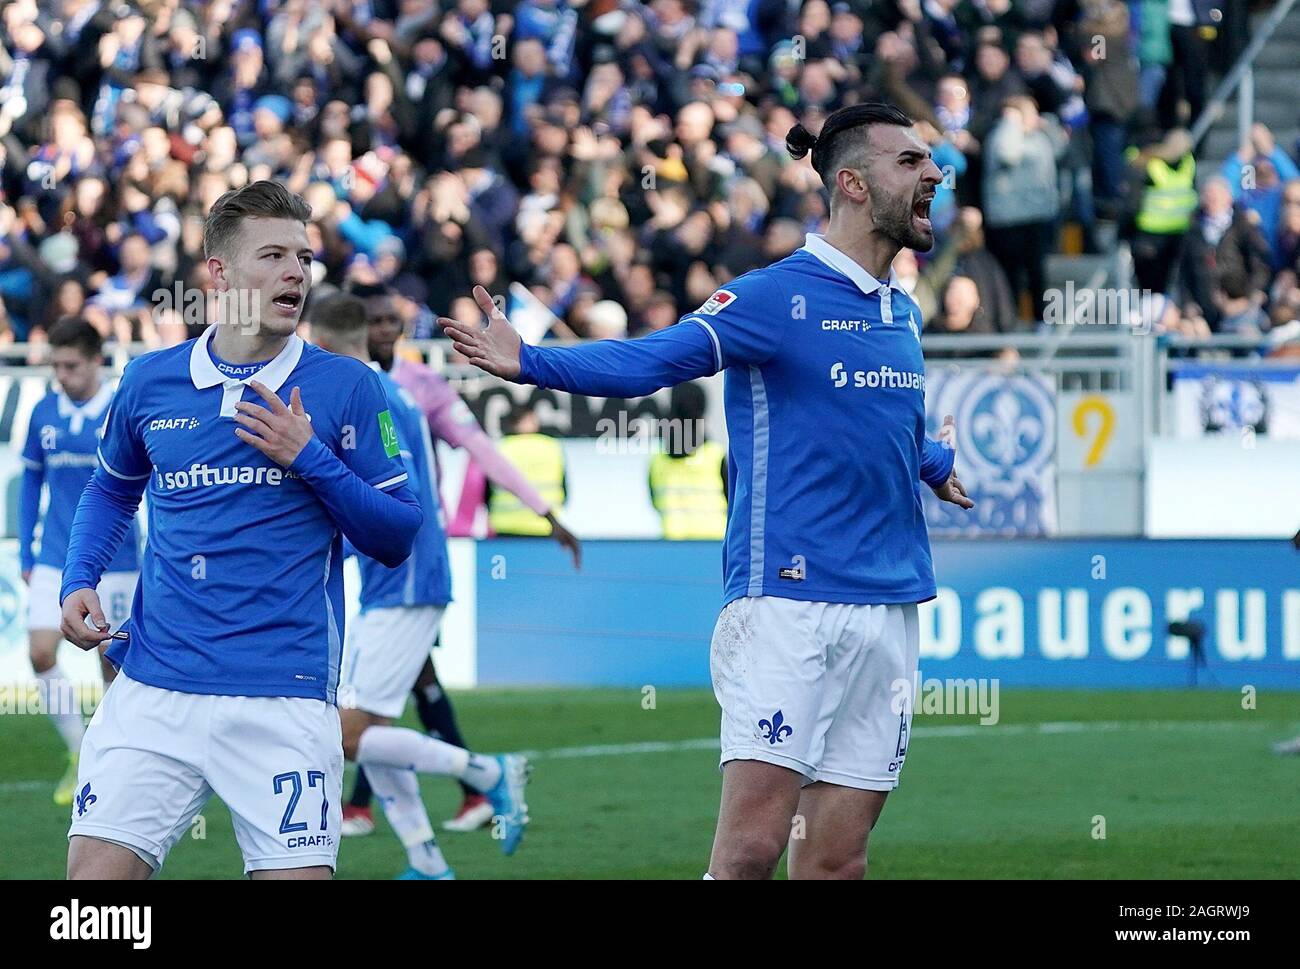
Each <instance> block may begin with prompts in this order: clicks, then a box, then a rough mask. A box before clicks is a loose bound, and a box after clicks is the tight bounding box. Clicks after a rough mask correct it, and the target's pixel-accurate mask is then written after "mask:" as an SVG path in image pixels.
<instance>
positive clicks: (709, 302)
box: [695, 289, 738, 316]
mask: <svg viewBox="0 0 1300 969" xmlns="http://www.w3.org/2000/svg"><path fill="white" fill-rule="evenodd" d="M737 299H738V297H737V296H736V294H735V293H733V292H732V291H731V290H729V289H720V290H718V291H717V292H715V293H714V294H713V295H712V296H710V297H709V298H708V299H706V300H705V301H704V305H703V306H701V307H700V308H699V309H698V310H696V311H695V312H697V313H706V314H708V315H709V316H717V315H718V313H719V312H721V311H722V310H723V309H725V308H726V307H728V306H730V305H731V304H732V303H734V302H735V301H736V300H737Z"/></svg>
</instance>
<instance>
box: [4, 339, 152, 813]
mask: <svg viewBox="0 0 1300 969" xmlns="http://www.w3.org/2000/svg"><path fill="white" fill-rule="evenodd" d="M49 341H50V363H51V365H52V366H53V368H54V377H55V380H57V381H58V389H57V390H51V391H50V392H49V393H48V394H46V395H45V396H44V397H43V398H41V400H40V401H39V402H38V403H37V404H36V406H35V407H34V408H32V413H31V417H30V419H29V420H28V423H27V442H26V444H25V445H24V446H23V459H22V460H23V478H22V486H21V489H20V490H19V492H18V558H19V562H20V566H21V568H22V574H23V581H24V582H26V583H27V589H28V592H27V598H28V611H27V637H28V640H29V642H30V644H31V658H32V669H33V670H35V672H36V681H37V684H38V686H39V688H40V693H41V700H42V704H43V706H44V708H45V711H46V712H47V713H48V714H49V717H50V719H51V721H53V723H54V726H55V727H56V728H57V729H58V731H59V734H60V736H62V737H63V741H64V743H66V744H67V745H68V766H67V770H66V772H65V773H64V775H63V779H62V780H60V781H59V783H58V785H57V786H56V787H55V789H54V803H55V804H58V805H60V806H61V807H67V806H68V805H70V804H71V803H72V794H73V791H74V790H75V788H76V783H77V755H78V753H79V752H80V750H81V737H82V734H83V733H84V732H85V729H86V728H85V720H84V718H83V717H82V715H81V709H80V706H79V704H77V703H76V702H75V700H74V698H73V696H72V693H73V691H72V688H71V684H70V682H69V681H68V679H67V677H66V676H65V675H64V673H63V671H62V670H61V669H60V668H59V665H58V648H59V642H60V641H61V640H62V636H61V635H60V633H59V625H60V622H61V618H62V617H61V616H60V614H59V586H60V584H61V583H62V577H63V563H64V558H65V556H66V555H67V552H68V534H69V532H70V531H71V530H72V516H73V514H74V513H75V512H76V510H77V501H78V499H80V498H81V492H82V491H83V490H85V487H86V483H87V482H88V481H90V476H91V474H92V473H93V472H94V470H95V465H96V463H97V461H98V458H97V457H96V455H95V452H96V450H97V449H98V447H99V431H100V428H102V427H103V425H104V419H105V417H106V416H107V414H108V405H109V401H111V400H112V399H113V391H112V388H111V387H109V386H108V385H107V384H105V383H104V381H103V380H102V379H101V374H100V371H101V368H102V367H103V363H104V360H103V357H102V355H101V349H102V344H103V338H102V337H101V336H100V335H99V332H98V331H97V330H96V329H95V328H94V327H93V326H91V325H90V324H89V323H87V322H86V321H85V320H83V319H81V318H79V317H72V316H67V317H64V318H62V319H60V320H59V321H58V322H56V323H55V324H54V326H52V327H50V336H49ZM43 493H44V494H45V495H46V506H45V513H44V515H42V514H41V497H42V494H43ZM38 526H39V528H40V542H39V550H35V549H34V548H33V545H34V544H35V542H36V531H37V527H38ZM139 545H140V536H139V531H138V529H137V528H136V527H135V522H134V521H133V522H132V523H131V528H130V530H129V532H128V535H127V538H126V540H125V541H123V542H122V545H121V547H120V548H118V550H117V554H116V555H114V556H113V559H112V561H110V562H109V563H108V567H107V568H108V570H107V571H106V572H105V573H104V576H103V578H102V579H100V582H99V590H98V595H99V598H100V601H101V602H103V603H105V606H106V613H107V614H106V619H107V620H108V625H109V632H116V631H117V629H118V628H119V627H120V626H121V625H122V623H123V622H124V621H125V620H126V617H127V615H128V614H129V613H130V610H131V597H132V594H133V593H134V591H135V581H136V572H137V570H138V569H139V568H140V565H139V561H138V556H139ZM101 663H102V666H103V668H104V681H105V683H109V682H112V679H113V667H112V665H111V664H109V663H108V662H106V661H102V660H101Z"/></svg>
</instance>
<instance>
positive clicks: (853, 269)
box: [803, 232, 904, 296]
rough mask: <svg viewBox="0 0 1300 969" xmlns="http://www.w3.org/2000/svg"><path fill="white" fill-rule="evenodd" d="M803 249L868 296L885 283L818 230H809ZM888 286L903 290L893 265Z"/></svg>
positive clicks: (878, 291)
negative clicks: (827, 239) (831, 242)
mask: <svg viewBox="0 0 1300 969" xmlns="http://www.w3.org/2000/svg"><path fill="white" fill-rule="evenodd" d="M803 249H804V251H806V252H810V253H812V254H813V255H814V256H816V257H817V258H818V259H820V260H821V261H822V262H824V263H825V264H826V265H828V266H830V267H831V268H832V269H834V270H835V271H836V272H838V273H840V274H841V275H844V276H848V277H849V279H851V280H853V282H854V283H856V284H857V287H858V289H860V290H862V292H864V293H866V294H867V295H868V296H875V295H876V294H877V293H881V292H882V291H883V290H884V289H885V288H886V284H885V283H882V282H881V281H880V280H879V279H877V278H876V277H875V276H873V275H871V273H869V272H867V271H866V270H865V269H863V268H862V267H861V266H860V265H858V264H857V263H856V262H854V261H853V260H852V259H850V258H849V257H848V256H847V255H845V254H844V253H842V252H840V251H839V250H838V249H836V248H835V247H834V246H833V245H831V244H830V243H829V242H827V241H826V237H825V236H824V235H822V234H820V233H818V232H809V233H808V235H807V238H806V239H805V240H804V244H803ZM888 286H889V288H891V289H896V290H898V291H899V292H900V293H901V292H904V290H903V284H902V283H900V282H899V281H898V276H897V274H896V273H895V272H894V270H893V267H892V266H891V267H890V269H889V284H888Z"/></svg>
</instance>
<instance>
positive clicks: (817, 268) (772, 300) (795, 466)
mask: <svg viewBox="0 0 1300 969" xmlns="http://www.w3.org/2000/svg"><path fill="white" fill-rule="evenodd" d="M788 147H789V149H790V152H791V154H792V155H793V156H794V157H796V158H802V157H804V156H805V155H806V154H808V152H809V150H811V152H812V165H813V168H814V169H815V170H816V171H817V172H818V174H819V175H820V176H821V178H822V181H823V183H824V184H825V185H826V187H827V188H828V189H829V191H830V224H829V228H828V230H827V232H826V233H825V235H824V236H823V235H818V234H812V233H810V234H809V235H808V237H807V241H806V243H805V245H804V246H803V248H801V249H799V250H797V251H796V252H794V253H793V254H791V255H790V256H788V257H787V258H785V259H782V260H781V261H779V262H777V263H774V264H772V265H771V266H768V267H766V268H763V269H757V270H754V271H752V272H748V273H745V274H744V275H742V276H739V277H737V278H736V279H733V280H731V281H730V282H729V283H727V284H726V286H725V287H724V288H722V289H719V290H718V291H717V292H715V293H714V294H713V295H712V296H711V297H709V299H707V300H706V301H705V302H704V304H703V305H701V306H700V308H699V309H697V310H696V311H695V312H693V313H690V314H688V315H686V316H684V317H683V318H682V319H681V320H680V321H679V322H678V323H677V325H676V326H673V327H670V328H668V329H667V330H663V331H660V332H658V333H655V334H653V335H651V336H648V337H646V338H644V339H638V340H630V341H623V342H620V341H609V340H602V341H599V342H597V343H593V344H590V345H587V346H581V347H566V348H540V347H531V346H527V345H524V344H522V343H521V342H520V339H519V337H518V335H517V334H516V333H515V331H514V330H513V329H512V328H511V327H510V325H509V323H508V321H507V320H506V319H505V317H504V315H503V314H502V313H501V312H500V311H499V310H497V308H496V307H495V306H494V304H493V303H492V301H491V299H490V297H489V296H488V294H487V292H486V291H484V290H483V289H482V288H481V287H479V288H477V289H476V290H475V298H476V299H477V301H478V303H479V306H480V307H481V308H482V309H483V311H484V313H485V314H487V316H488V325H487V327H486V328H477V327H473V326H467V325H465V324H462V323H458V322H456V321H455V320H451V319H448V318H445V317H440V318H439V321H438V322H439V325H440V326H442V328H443V329H444V331H445V332H446V333H447V335H448V336H449V337H450V338H451V339H452V341H453V343H454V344H455V346H456V349H457V350H459V351H460V352H461V353H463V354H464V355H465V356H466V357H467V358H468V359H469V360H470V361H471V362H473V363H475V364H477V365H478V366H479V367H481V368H483V369H484V370H486V371H488V372H489V373H493V374H496V375H498V376H500V377H504V378H506V379H510V380H515V381H518V382H521V383H531V384H536V385H537V386H540V387H549V388H555V389H558V390H565V391H569V392H577V393H585V394H592V395H596V396H601V397H635V396H639V395H643V394H648V393H651V392H653V391H655V390H658V389H659V388H661V387H664V386H667V385H670V384H676V383H680V382H681V381H683V380H690V379H692V378H696V377H701V376H705V375H708V374H713V373H717V372H718V371H720V370H725V371H726V384H725V388H726V417H727V427H728V431H729V437H730V445H729V461H730V474H729V476H728V504H729V506H730V507H729V514H728V522H727V535H726V539H725V546H724V559H723V561H724V572H725V602H724V606H723V610H722V613H721V615H720V616H719V618H718V623H717V627H716V628H715V630H714V634H713V646H712V656H711V667H712V675H713V687H714V692H715V693H716V695H717V697H718V701H719V703H720V705H721V707H722V769H723V785H722V804H721V808H720V810H719V817H718V828H717V833H716V835H715V837H714V843H713V854H712V857H711V859H710V862H709V870H708V872H707V874H706V877H708V878H718V879H732V878H751V879H757V878H770V877H771V875H772V873H773V872H774V871H775V869H776V866H777V863H778V862H779V860H780V858H781V854H782V852H783V851H784V850H785V849H786V847H787V843H788V845H789V850H790V856H789V871H790V876H791V877H792V878H861V877H862V876H863V874H864V873H865V870H866V845H867V836H868V834H869V833H870V831H871V828H872V826H873V825H874V823H875V821H876V819H877V817H878V816H879V815H880V812H881V809H882V808H883V807H884V803H885V798H886V796H887V795H888V792H889V791H890V790H892V789H893V788H894V787H896V786H897V784H898V776H899V772H900V771H901V769H902V765H903V759H904V757H905V755H906V753H907V738H908V731H909V729H910V724H911V714H912V704H911V696H910V691H911V687H912V683H913V681H914V678H915V673H916V668H917V653H918V648H919V633H918V626H917V603H920V602H925V601H926V600H929V599H932V598H934V595H935V581H934V571H933V568H932V566H931V561H930V544H929V538H928V535H927V532H926V527H925V519H924V516H923V513H922V506H921V490H920V483H921V482H924V483H925V484H927V485H928V486H929V487H931V488H932V489H934V491H935V493H936V494H937V495H938V496H939V497H940V498H941V499H943V500H946V501H951V502H954V503H956V504H958V505H960V506H961V507H963V508H969V507H971V506H972V502H971V501H970V499H969V498H968V497H967V496H966V493H965V490H964V489H963V487H962V485H961V483H960V482H959V481H958V479H957V477H956V475H955V474H954V471H953V467H954V460H955V451H954V450H953V447H952V446H951V439H952V438H953V436H954V427H953V424H952V422H951V419H950V418H949V419H945V422H944V425H945V426H944V431H943V432H942V435H941V437H944V438H947V439H948V440H947V441H946V442H945V441H934V440H931V439H929V438H927V437H926V435H925V365H924V362H923V360H922V355H921V339H920V331H921V313H920V310H919V309H918V308H917V305H916V303H915V302H913V300H912V299H911V298H910V297H909V296H908V295H907V294H906V293H905V292H904V291H903V289H902V287H901V286H900V285H899V283H898V281H897V279H896V277H895V276H894V274H893V273H892V271H891V269H890V265H891V263H892V262H893V260H894V257H895V255H897V253H898V251H899V250H900V249H901V248H902V247H904V246H907V247H910V248H913V249H917V250H922V251H924V250H928V249H930V248H931V247H932V246H933V244H934V234H933V229H932V227H931V224H930V219H929V206H930V202H931V200H932V199H933V198H934V192H935V187H936V185H938V183H939V181H940V180H941V178H942V174H941V172H940V171H939V169H938V168H937V167H936V166H935V164H934V162H933V161H932V160H931V157H930V151H929V148H928V147H927V146H926V144H925V142H924V141H923V140H922V139H921V138H920V137H918V135H917V134H916V132H915V131H914V130H913V128H912V122H911V120H910V119H909V118H907V116H906V115H904V114H903V113H902V112H900V111H898V110H897V109H896V108H894V107H892V106H890V105H885V104H877V103H867V104H858V105H853V106H850V107H846V108H841V109H839V110H837V111H835V112H833V113H832V114H831V115H830V116H829V117H827V119H826V122H825V124H824V125H823V127H822V130H821V133H820V135H819V136H818V137H816V138H814V137H813V136H812V135H811V134H810V133H809V132H808V131H807V130H805V129H804V128H803V127H802V126H801V125H797V126H796V127H795V128H793V129H792V130H791V132H790V134H789V137H788ZM796 816H798V817H801V818H802V819H803V822H804V823H803V824H802V825H800V826H799V827H798V828H797V829H796V832H797V833H801V834H803V835H804V836H803V837H792V836H791V835H792V819H793V818H795V817H796Z"/></svg>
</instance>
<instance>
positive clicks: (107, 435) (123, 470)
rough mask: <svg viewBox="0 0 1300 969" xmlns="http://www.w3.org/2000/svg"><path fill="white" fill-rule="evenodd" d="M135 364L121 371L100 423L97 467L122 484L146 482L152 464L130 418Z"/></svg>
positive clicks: (136, 362) (133, 418) (131, 416)
mask: <svg viewBox="0 0 1300 969" xmlns="http://www.w3.org/2000/svg"><path fill="white" fill-rule="evenodd" d="M137 364H138V361H135V360H133V361H132V362H131V363H129V364H127V365H126V369H125V370H123V371H122V380H121V382H120V383H119V384H118V385H117V393H115V394H114V395H113V403H112V404H110V405H109V408H108V417H107V419H106V420H105V421H104V435H103V437H102V438H100V441H99V464H100V467H102V468H103V469H104V470H105V471H107V472H108V473H109V474H111V475H112V476H113V477H115V478H118V479H119V480H122V481H147V480H148V478H149V475H150V474H151V473H152V471H153V462H152V461H150V460H149V452H148V451H147V450H146V449H145V445H144V441H143V439H141V437H140V428H139V424H138V422H137V421H136V420H135V416H134V414H133V406H132V404H133V402H134V400H135V383H136V379H138V378H137V371H136V369H135V368H136V366H137Z"/></svg>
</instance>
